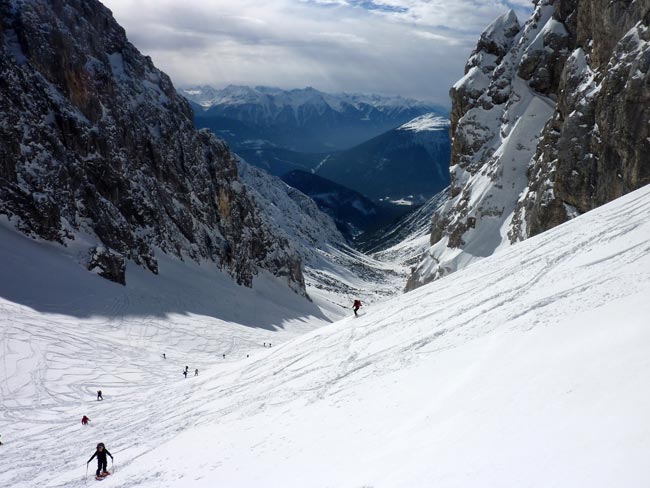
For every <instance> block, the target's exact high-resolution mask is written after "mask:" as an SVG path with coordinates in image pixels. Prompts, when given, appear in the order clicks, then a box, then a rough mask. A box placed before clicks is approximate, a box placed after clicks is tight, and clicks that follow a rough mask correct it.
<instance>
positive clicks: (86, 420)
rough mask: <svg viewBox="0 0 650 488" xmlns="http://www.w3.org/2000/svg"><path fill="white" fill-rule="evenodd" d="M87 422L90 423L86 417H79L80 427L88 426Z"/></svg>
mask: <svg viewBox="0 0 650 488" xmlns="http://www.w3.org/2000/svg"><path fill="white" fill-rule="evenodd" d="M88 422H90V419H89V418H88V417H86V416H85V415H84V416H83V417H81V425H88Z"/></svg>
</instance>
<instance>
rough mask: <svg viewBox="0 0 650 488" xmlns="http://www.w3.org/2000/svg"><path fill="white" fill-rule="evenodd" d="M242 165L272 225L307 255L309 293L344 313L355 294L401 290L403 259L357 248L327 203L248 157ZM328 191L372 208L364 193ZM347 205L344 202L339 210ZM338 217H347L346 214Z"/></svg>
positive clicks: (375, 295) (372, 296)
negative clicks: (368, 253)
mask: <svg viewBox="0 0 650 488" xmlns="http://www.w3.org/2000/svg"><path fill="white" fill-rule="evenodd" d="M238 168H239V172H240V175H241V179H242V180H243V182H244V183H245V184H246V186H247V189H248V193H249V194H250V195H251V197H252V198H253V199H254V200H255V202H256V203H257V205H258V207H259V208H260V209H261V211H262V215H263V218H264V220H265V221H266V222H267V225H268V226H270V227H272V228H273V229H274V230H275V233H276V234H277V235H280V236H281V237H282V238H284V239H285V240H286V241H287V242H289V243H290V244H291V246H293V248H294V249H295V252H296V254H298V255H299V256H300V257H301V259H302V262H303V264H304V275H305V283H306V286H307V290H308V292H309V296H311V297H314V298H316V299H320V300H321V301H323V300H324V301H326V302H327V303H331V304H333V307H334V309H335V310H337V311H339V313H341V312H342V310H343V309H344V308H347V307H349V306H350V305H351V303H352V300H353V299H355V298H359V299H361V300H362V301H363V302H364V303H372V302H375V301H377V300H380V299H384V298H386V297H389V296H393V295H395V294H397V293H399V289H400V287H401V286H403V283H404V282H405V281H406V278H407V273H408V271H409V268H407V267H406V265H405V264H404V263H401V262H400V260H399V259H392V260H389V259H381V260H378V259H375V258H373V257H370V256H366V255H364V254H362V253H361V252H360V251H357V250H355V249H353V248H351V247H350V245H349V242H350V240H349V236H346V237H344V236H343V235H342V234H341V232H340V231H339V230H338V229H337V223H336V222H335V220H333V218H332V217H330V216H329V215H328V214H327V213H324V212H323V211H321V210H320V208H322V207H323V206H324V205H327V202H325V203H324V204H323V202H321V203H320V204H318V205H317V203H316V202H315V201H314V200H312V198H310V197H308V196H307V195H305V194H304V193H302V192H301V191H299V190H297V189H295V188H294V187H292V186H289V185H288V184H286V183H285V182H283V181H282V180H280V179H279V178H277V177H275V176H272V175H269V174H268V173H266V172H265V171H263V170H261V169H259V168H256V167H253V166H251V165H249V164H247V163H246V162H245V161H243V160H239V161H238ZM321 188H322V187H321ZM327 190H328V192H330V193H327V194H321V195H320V196H321V197H322V198H323V199H328V198H330V199H333V198H338V197H341V198H343V199H345V198H348V197H349V198H352V199H353V200H352V201H351V202H349V203H348V205H350V206H351V205H353V204H354V203H357V204H359V209H357V210H358V212H359V213H363V212H362V211H363V210H366V209H364V208H363V206H364V205H365V204H364V202H363V201H359V198H360V196H359V195H356V196H354V195H353V196H349V195H347V194H345V193H344V192H341V190H340V189H336V188H334V189H332V188H331V187H327ZM332 191H334V192H335V193H334V194H332V193H331V192H332ZM316 197H317V198H318V195H316ZM367 204H368V205H370V208H369V210H374V207H373V206H372V203H371V202H367ZM344 205H345V204H344V203H343V202H339V203H338V205H337V207H336V208H342V207H343V206H344ZM319 207H320V208H319ZM348 212H352V210H348ZM334 217H337V218H343V215H341V214H336V215H334ZM348 217H349V215H348ZM359 218H361V217H359ZM365 218H366V219H368V220H372V219H373V216H372V215H365ZM350 226H352V227H354V226H353V224H348V226H345V229H348V230H349V227H350Z"/></svg>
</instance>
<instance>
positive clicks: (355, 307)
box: [352, 300, 361, 317]
mask: <svg viewBox="0 0 650 488" xmlns="http://www.w3.org/2000/svg"><path fill="white" fill-rule="evenodd" d="M360 308H361V300H355V301H354V304H353V305H352V310H354V316H355V317H358V316H359V315H358V314H357V311H358V310H359V309H360Z"/></svg>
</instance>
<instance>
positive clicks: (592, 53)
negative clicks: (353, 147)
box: [409, 0, 650, 287]
mask: <svg viewBox="0 0 650 488" xmlns="http://www.w3.org/2000/svg"><path fill="white" fill-rule="evenodd" d="M649 22H650V0H640V1H639V0H635V1H632V0H618V1H610V0H555V1H553V0H537V1H536V2H535V9H534V12H533V14H532V15H531V17H530V19H528V21H527V22H526V24H525V25H524V26H523V27H522V28H521V29H520V30H519V31H518V32H517V33H516V35H513V34H512V33H513V32H514V28H515V24H514V21H513V20H512V15H510V14H506V15H504V16H502V17H500V18H499V19H497V20H496V21H495V22H494V23H493V24H492V25H491V26H490V27H488V29H487V30H486V31H485V33H484V34H483V35H482V36H481V39H480V40H479V43H478V45H477V48H476V50H475V51H474V53H472V56H471V57H470V60H469V61H468V64H467V67H466V74H465V76H464V77H463V78H462V79H461V80H460V81H458V82H457V83H456V84H455V85H454V87H453V88H452V90H451V97H452V121H451V122H452V136H453V142H452V157H451V168H450V172H451V175H452V188H451V197H452V198H451V199H450V201H449V202H448V204H447V206H446V207H445V209H444V210H443V211H442V212H440V213H439V214H437V215H435V216H434V219H433V225H432V227H433V230H432V233H431V241H432V247H431V249H430V252H429V255H428V257H427V258H426V259H425V260H424V261H423V262H422V263H421V265H420V266H419V267H418V269H417V270H416V271H415V273H414V276H413V277H412V278H411V280H410V281H409V286H410V287H415V286H418V285H420V284H423V283H426V282H428V281H431V280H432V279H435V278H437V277H440V276H442V275H443V274H446V273H448V272H452V271H455V270H456V269H459V268H460V267H463V266H465V265H467V264H469V263H471V262H472V261H474V260H476V259H480V258H482V257H484V256H488V255H490V254H492V253H493V252H494V251H496V250H497V249H500V248H503V247H506V246H508V245H510V244H511V243H514V242H517V241H519V240H522V239H526V238H527V237H530V236H532V235H535V234H537V233H539V232H543V231H545V230H547V229H550V228H552V227H553V226H555V225H558V224H560V223H562V222H564V221H566V220H567V219H569V218H573V217H575V216H577V215H580V214H581V213H583V212H586V211H589V210H591V209H593V208H595V207H597V206H599V205H602V204H604V203H606V202H609V201H611V200H613V199H615V198H618V197H619V196H621V195H623V194H625V193H627V192H629V191H632V190H635V189H636V188H638V187H640V186H642V185H645V184H648V183H650V162H649V160H648V158H647V154H648V153H649V152H650V133H649V132H650V76H648V69H649V68H650V28H649ZM509 26H510V27H509ZM490 37H494V38H496V41H495V42H490V40H489V38H490ZM504 50H505V52H504ZM470 219H474V220H470Z"/></svg>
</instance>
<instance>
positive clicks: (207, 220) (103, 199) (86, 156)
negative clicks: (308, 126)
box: [0, 0, 304, 293]
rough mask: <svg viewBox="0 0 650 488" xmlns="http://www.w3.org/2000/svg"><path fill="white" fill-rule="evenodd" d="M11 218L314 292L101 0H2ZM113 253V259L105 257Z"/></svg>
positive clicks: (116, 267)
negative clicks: (264, 275) (264, 273)
mask: <svg viewBox="0 0 650 488" xmlns="http://www.w3.org/2000/svg"><path fill="white" fill-rule="evenodd" d="M0 113H2V119H1V120H0V142H1V144H0V214H4V215H7V216H8V217H9V219H10V220H11V222H12V223H14V225H15V226H16V227H17V228H18V229H20V230H21V231H23V232H25V233H27V234H29V235H32V236H35V237H39V238H42V239H46V240H51V241H57V242H59V243H61V244H63V245H68V244H70V243H71V242H72V241H76V242H77V243H88V248H89V252H88V253H87V255H88V256H90V258H89V259H88V261H87V262H86V265H87V267H88V268H89V269H96V270H100V271H99V274H100V275H102V276H105V277H107V278H109V279H112V280H114V281H117V282H124V269H123V266H122V265H121V264H120V263H121V261H120V258H116V256H121V259H124V260H130V261H132V262H134V263H136V264H138V265H141V266H144V267H146V268H148V269H149V270H151V271H152V272H154V273H157V272H158V265H157V260H156V253H157V252H164V253H168V254H172V255H175V256H178V257H179V258H181V259H192V260H196V261H204V260H208V261H212V262H214V263H215V264H216V265H217V266H218V267H220V268H222V269H223V270H225V271H227V272H228V273H230V274H231V275H232V276H233V278H234V279H235V280H236V281H237V282H238V283H240V284H243V285H247V286H250V285H251V284H252V281H253V277H254V275H255V274H256V273H257V272H258V270H259V269H266V270H268V271H270V272H272V273H273V274H275V275H277V276H283V277H286V279H287V282H288V283H289V285H290V286H291V287H293V288H294V289H295V290H297V291H299V292H300V293H304V282H303V279H302V272H301V265H300V259H299V258H298V257H297V255H296V254H295V253H293V252H292V251H291V249H290V246H289V244H288V242H287V241H286V240H285V239H283V238H280V237H278V236H276V235H275V234H274V232H273V231H272V229H271V228H270V226H269V224H267V223H266V222H265V221H264V219H262V218H261V217H260V212H259V210H258V209H257V208H256V206H255V204H254V203H253V201H252V200H251V199H250V198H249V196H248V194H247V191H246V189H245V187H244V186H243V185H242V184H241V182H240V181H239V179H238V175H237V168H236V164H235V162H234V160H233V158H232V157H231V155H230V152H229V150H228V148H227V146H226V145H225V143H223V142H221V141H219V140H217V139H216V138H215V137H214V136H213V135H211V134H210V133H209V132H207V131H196V130H195V129H194V126H193V122H192V111H191V109H190V106H189V104H188V102H187V101H186V100H185V99H184V98H182V97H181V96H179V95H178V94H177V93H176V90H175V89H174V87H173V85H172V83H171V81H170V79H169V78H168V77H167V76H166V75H165V74H164V73H162V72H161V71H159V70H158V69H156V68H155V66H154V65H153V63H152V61H151V59H150V58H148V57H145V56H143V55H141V54H140V53H139V52H138V51H137V49H136V48H135V47H134V46H133V45H132V44H130V43H129V42H128V40H127V38H126V35H125V33H124V30H123V29H122V28H121V27H120V26H119V25H118V24H117V23H116V22H115V20H114V19H113V17H112V15H111V12H110V11H109V10H108V9H107V8H105V7H104V6H103V5H101V4H100V3H99V2H98V1H95V0H11V1H7V0H0ZM95 248H96V249H102V251H101V252H98V251H97V250H95V251H92V249H95Z"/></svg>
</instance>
